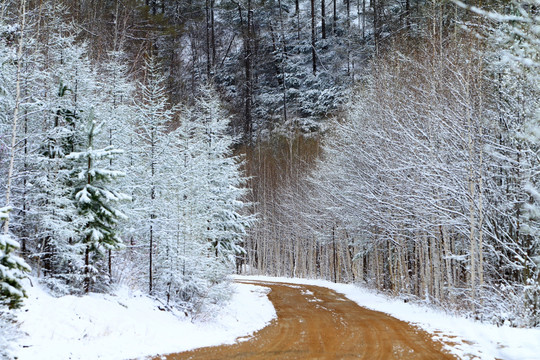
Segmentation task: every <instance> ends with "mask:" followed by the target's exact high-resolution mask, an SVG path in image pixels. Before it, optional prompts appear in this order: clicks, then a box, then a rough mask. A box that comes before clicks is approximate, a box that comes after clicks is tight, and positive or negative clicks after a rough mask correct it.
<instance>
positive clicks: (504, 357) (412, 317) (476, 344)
mask: <svg viewBox="0 0 540 360" xmlns="http://www.w3.org/2000/svg"><path fill="white" fill-rule="evenodd" d="M237 278H238V279H242V280H248V279H249V280H261V281H275V282H288V283H294V284H309V285H318V286H324V287H327V288H330V289H333V290H336V291H337V292H339V293H341V294H343V295H345V296H346V297H347V298H349V299H351V300H353V301H355V302H356V303H357V304H359V305H361V306H364V307H366V308H369V309H373V310H377V311H381V312H384V313H387V314H389V315H392V316H393V317H395V318H398V319H401V320H404V321H407V322H409V323H412V324H415V325H417V326H419V327H420V328H422V329H424V330H426V331H428V332H430V333H432V334H434V335H433V338H434V339H435V340H438V341H442V342H443V343H445V344H446V345H445V348H446V349H447V350H449V351H450V352H451V353H453V354H455V355H457V356H458V357H459V358H460V359H482V360H484V359H485V360H495V359H501V360H540V329H516V328H510V327H507V326H501V327H497V326H495V325H490V324H482V323H479V322H476V321H473V320H470V319H465V318H462V317H457V316H452V315H449V314H447V313H444V312H442V311H437V310H434V309H431V308H429V307H426V306H421V305H415V304H410V303H404V302H403V300H400V299H393V298H390V297H386V296H383V295H380V294H377V293H374V292H372V291H370V290H367V289H365V288H361V287H358V286H355V285H349V284H335V283H332V282H330V281H325V280H306V279H290V278H275V277H266V276H239V277H237Z"/></svg>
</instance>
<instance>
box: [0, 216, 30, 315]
mask: <svg viewBox="0 0 540 360" xmlns="http://www.w3.org/2000/svg"><path fill="white" fill-rule="evenodd" d="M9 211H11V208H10V207H2V208H0V221H2V222H5V221H7V220H8V219H9ZM18 249H19V243H18V242H17V241H15V240H14V239H13V238H12V237H11V236H10V234H9V233H7V232H4V233H2V234H0V306H7V307H8V308H10V309H14V308H17V307H20V306H21V301H22V299H23V298H24V297H25V296H26V295H25V291H24V289H23V287H22V284H21V280H22V279H23V278H24V277H25V275H24V273H25V272H28V271H30V267H29V266H28V265H27V264H26V262H25V261H24V260H23V259H21V258H20V257H18V256H17V255H16V254H15V251H17V250H18Z"/></svg>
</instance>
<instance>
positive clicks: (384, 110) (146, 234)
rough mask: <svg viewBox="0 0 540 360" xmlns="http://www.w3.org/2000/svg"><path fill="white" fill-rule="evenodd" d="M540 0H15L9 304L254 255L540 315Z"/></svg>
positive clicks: (207, 302) (217, 300) (144, 281)
mask: <svg viewBox="0 0 540 360" xmlns="http://www.w3.org/2000/svg"><path fill="white" fill-rule="evenodd" d="M539 8H540V2H539V0H514V1H480V0H478V1H476V0H474V1H470V2H466V3H463V2H461V1H459V0H356V1H351V0H331V1H327V0H309V1H307V0H204V1H201V0H189V1H175V0H144V1H143V0H101V1H98V0H70V1H68V0H65V1H50V0H4V1H2V2H1V3H0V67H1V68H0V174H1V175H0V198H1V199H2V200H1V201H0V221H1V223H0V224H1V225H2V232H1V235H0V313H1V314H2V320H0V322H1V321H12V320H10V319H12V318H11V317H10V316H12V315H10V314H11V309H16V308H18V307H20V306H21V305H22V303H23V302H24V299H25V290H24V288H23V286H22V285H21V282H22V280H23V279H24V278H25V277H27V276H28V275H29V274H31V275H32V276H33V277H35V279H37V280H38V281H39V282H40V283H41V284H44V285H45V286H46V287H48V288H49V289H50V291H51V292H52V293H54V294H55V295H56V296H62V295H66V294H76V295H83V294H85V293H89V292H100V293H108V292H111V291H112V289H114V288H115V287H116V286H117V285H118V284H124V285H128V286H130V287H133V288H137V289H143V290H144V291H145V292H146V293H147V294H148V295H150V296H152V297H155V298H159V299H161V300H162V301H163V302H164V303H165V304H166V306H167V307H170V308H175V309H181V311H183V312H185V313H186V314H192V313H197V312H201V311H203V309H204V308H205V307H207V306H212V305H216V304H218V305H219V304H222V303H224V302H226V301H227V300H228V299H229V297H230V295H231V288H230V282H231V280H230V278H229V275H230V274H232V273H235V272H238V273H239V272H243V273H247V274H264V275H272V276H288V277H301V278H320V279H327V280H331V281H334V282H343V283H351V282H352V283H360V284H363V285H364V286H367V287H369V288H372V289H376V290H378V291H381V292H383V293H386V294H390V295H392V296H395V297H398V298H402V299H403V300H404V301H407V302H408V301H418V302H423V303H427V304H430V305H433V306H436V307H440V308H444V309H446V310H448V311H455V312H457V313H460V314H463V315H465V316H468V317H471V318H475V319H478V320H481V321H486V322H490V323H495V324H499V325H502V324H505V325H510V326H515V327H538V326H540V187H539V186H540V157H539V156H540V152H539V150H540V108H539V99H540V70H539V68H540V57H539V56H540V13H539V11H540V10H539ZM0 325H1V324H0Z"/></svg>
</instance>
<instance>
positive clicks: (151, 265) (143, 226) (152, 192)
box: [129, 57, 177, 294]
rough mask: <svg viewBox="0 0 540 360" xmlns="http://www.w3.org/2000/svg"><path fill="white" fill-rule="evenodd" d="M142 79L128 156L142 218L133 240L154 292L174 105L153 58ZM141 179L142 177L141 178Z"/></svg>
mask: <svg viewBox="0 0 540 360" xmlns="http://www.w3.org/2000/svg"><path fill="white" fill-rule="evenodd" d="M145 70H146V76H145V82H144V83H140V92H141V98H140V99H138V100H137V101H136V102H135V107H136V111H137V128H136V132H135V133H134V135H135V136H136V137H134V139H133V141H134V144H135V145H134V146H133V148H132V151H131V152H130V154H129V156H133V161H134V166H133V167H132V175H131V176H133V177H134V179H136V180H135V183H134V187H133V196H134V198H135V201H134V203H133V206H134V211H135V212H137V213H138V214H139V217H140V218H141V219H145V221H143V222H140V221H139V222H138V223H137V224H133V225H134V228H135V229H136V231H137V233H138V238H139V239H137V240H135V241H136V242H138V241H140V242H141V243H142V244H144V245H145V246H147V248H148V264H147V265H148V267H147V269H148V273H147V278H148V291H149V293H150V294H152V293H153V292H154V277H155V274H154V271H155V266H156V264H155V257H156V251H157V247H158V246H159V242H160V241H161V239H160V237H161V235H162V234H163V233H164V231H165V228H166V225H165V224H163V221H164V220H165V219H166V218H167V212H168V210H167V207H166V203H165V202H164V200H165V199H166V197H165V196H166V195H165V192H166V189H165V186H164V184H165V183H166V181H167V178H168V177H172V176H175V174H174V172H172V171H171V170H170V169H167V167H166V164H167V162H168V160H170V159H169V157H171V156H177V154H175V153H174V152H173V153H172V154H171V149H172V148H171V144H169V140H170V137H168V136H167V126H168V125H169V124H170V123H171V121H172V119H173V115H174V108H172V107H171V105H170V104H169V101H168V98H167V95H166V91H165V77H164V76H163V75H162V74H161V69H160V67H159V64H158V63H157V62H156V59H155V58H153V57H150V58H149V59H148V60H147V61H146V67H145ZM142 179H143V181H141V180H142Z"/></svg>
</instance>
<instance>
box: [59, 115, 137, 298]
mask: <svg viewBox="0 0 540 360" xmlns="http://www.w3.org/2000/svg"><path fill="white" fill-rule="evenodd" d="M102 124H103V123H100V124H97V123H96V121H95V120H94V118H93V114H91V115H90V117H89V128H88V140H87V141H88V142H87V148H86V150H85V151H82V152H72V153H71V154H69V155H67V158H68V159H72V160H75V161H77V162H78V164H79V169H78V170H76V172H77V178H78V182H79V183H78V184H77V185H76V187H75V201H76V202H77V208H78V215H79V216H80V217H82V218H83V219H84V224H83V226H82V228H81V229H80V230H79V233H80V236H81V239H80V240H79V241H80V243H81V244H82V245H84V265H85V268H84V278H85V291H86V292H88V291H89V290H90V283H91V276H92V275H91V274H98V273H99V269H98V268H96V267H95V266H94V264H95V263H96V261H97V260H98V259H99V258H101V257H102V256H103V255H104V251H105V250H109V249H118V248H121V247H122V245H123V244H122V240H121V239H120V237H119V236H118V234H117V232H116V225H117V223H118V219H120V218H123V217H124V214H123V213H122V212H121V211H119V210H118V209H116V208H115V207H114V203H116V202H118V201H121V200H128V199H130V197H129V196H127V195H125V194H123V193H121V192H118V191H115V190H113V189H110V188H109V187H108V184H109V183H110V182H111V181H112V180H113V179H115V178H118V177H120V176H123V175H124V173H123V172H121V171H115V170H110V169H107V168H102V167H99V166H98V161H99V160H108V159H111V158H113V157H114V156H116V155H119V154H122V153H123V151H122V150H119V149H116V148H115V147H114V146H112V145H111V146H107V147H106V148H103V149H94V144H95V140H94V137H95V136H96V135H97V134H98V133H99V130H100V128H101V126H102ZM91 263H92V265H91Z"/></svg>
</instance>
